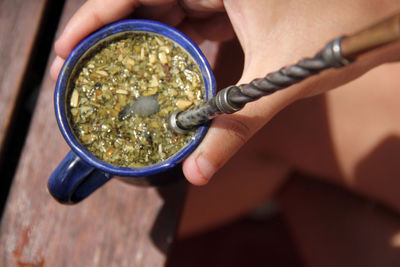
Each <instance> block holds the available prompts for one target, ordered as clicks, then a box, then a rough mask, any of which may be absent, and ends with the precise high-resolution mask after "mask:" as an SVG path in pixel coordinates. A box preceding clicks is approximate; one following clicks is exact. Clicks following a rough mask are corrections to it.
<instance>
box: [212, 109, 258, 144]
mask: <svg viewBox="0 0 400 267" xmlns="http://www.w3.org/2000/svg"><path fill="white" fill-rule="evenodd" d="M218 124H219V126H220V127H222V128H224V129H226V131H227V134H228V135H230V136H232V137H233V138H234V139H236V140H237V141H238V142H239V145H240V146H242V145H244V144H245V143H246V142H247V140H249V138H250V136H251V135H252V130H251V129H250V127H249V126H248V125H247V124H246V123H245V122H243V121H242V120H241V119H239V118H237V117H236V116H234V115H229V116H223V117H221V120H220V121H219V122H218ZM217 127H218V125H217Z"/></svg>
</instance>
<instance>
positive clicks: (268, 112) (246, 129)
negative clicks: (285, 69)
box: [182, 76, 293, 185]
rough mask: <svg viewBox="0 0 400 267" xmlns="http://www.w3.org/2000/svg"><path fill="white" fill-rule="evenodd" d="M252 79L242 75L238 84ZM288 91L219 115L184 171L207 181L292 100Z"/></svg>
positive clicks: (201, 181)
mask: <svg viewBox="0 0 400 267" xmlns="http://www.w3.org/2000/svg"><path fill="white" fill-rule="evenodd" d="M253 77H254V76H253ZM249 81H250V79H247V78H245V77H243V78H242V79H241V80H240V82H239V83H240V84H242V83H247V82H249ZM288 91H291V90H288ZM288 91H286V92H284V91H282V92H278V93H276V94H273V95H271V96H269V97H265V98H261V99H259V100H258V101H256V102H253V103H249V104H247V105H246V106H245V107H244V108H243V109H242V110H241V111H239V112H237V113H235V114H230V115H221V116H218V117H216V118H215V119H214V120H213V121H212V123H211V127H210V129H209V130H208V132H207V134H206V136H205V137H204V139H203V141H202V142H201V143H200V145H199V146H198V147H197V148H196V150H195V151H194V152H193V153H192V154H191V155H190V156H189V157H188V158H187V159H186V160H185V161H184V162H183V167H182V168H183V173H184V174H185V177H186V178H187V180H188V181H189V182H190V183H192V184H194V185H205V184H207V182H208V181H209V180H210V179H211V177H212V176H213V175H214V174H215V173H216V172H217V171H218V170H219V169H220V168H221V167H222V166H223V165H224V164H225V163H226V162H227V161H228V160H229V159H230V158H231V157H232V156H233V155H234V154H235V153H236V152H237V151H238V150H239V149H240V148H241V147H242V146H243V145H245V144H246V142H247V141H248V140H249V139H250V138H251V137H252V136H253V135H254V134H255V133H256V132H257V131H258V130H259V129H260V128H261V127H262V126H263V125H264V124H265V123H266V122H267V121H269V120H270V119H271V118H272V117H273V116H274V114H276V113H277V112H278V111H279V110H281V109H283V108H284V107H285V106H286V105H288V104H289V103H290V102H291V99H292V98H293V97H292V96H291V95H292V94H293V92H288Z"/></svg>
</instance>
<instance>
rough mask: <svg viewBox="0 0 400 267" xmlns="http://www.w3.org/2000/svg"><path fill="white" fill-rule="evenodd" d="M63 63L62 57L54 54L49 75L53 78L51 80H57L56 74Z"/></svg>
mask: <svg viewBox="0 0 400 267" xmlns="http://www.w3.org/2000/svg"><path fill="white" fill-rule="evenodd" d="M63 64H64V59H63V58H61V57H59V56H56V58H55V59H54V61H53V64H52V65H51V67H50V77H51V79H53V81H55V80H57V77H58V74H59V73H60V70H61V68H62V66H63Z"/></svg>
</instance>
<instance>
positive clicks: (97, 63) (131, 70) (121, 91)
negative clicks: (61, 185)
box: [67, 32, 205, 167]
mask: <svg viewBox="0 0 400 267" xmlns="http://www.w3.org/2000/svg"><path fill="white" fill-rule="evenodd" d="M68 88H69V91H68V92H69V98H68V103H67V106H68V116H69V122H70V125H71V128H72V129H73V131H74V134H75V136H76V137H77V138H78V139H79V141H80V143H81V144H82V145H83V146H84V147H85V148H86V149H87V150H88V151H89V152H91V153H92V154H93V155H94V156H96V157H97V158H99V159H100V160H102V161H104V162H107V163H110V164H112V165H115V166H121V167H142V166H148V165H152V164H155V163H158V162H161V161H164V160H166V159H167V158H169V157H171V156H172V155H174V154H175V153H177V152H178V151H179V150H180V149H182V148H183V147H184V146H185V145H186V144H187V143H188V142H189V141H190V140H191V138H192V137H193V135H194V131H193V132H189V133H188V134H177V133H174V132H173V131H171V130H170V129H169V126H168V117H169V116H170V114H171V113H172V112H173V111H175V110H185V109H187V108H189V107H191V106H194V105H199V104H200V103H202V102H203V100H204V98H205V96H204V94H205V93H204V91H205V88H204V82H203V79H202V75H201V73H200V70H199V68H198V66H197V65H196V63H195V62H194V60H193V59H192V58H191V57H190V56H189V55H188V54H187V53H186V52H185V51H184V50H183V48H181V47H180V46H179V45H178V44H176V43H175V42H173V41H171V40H170V39H167V38H165V37H163V36H161V35H158V34H153V33H145V32H131V33H124V34H123V35H120V36H118V37H114V38H113V39H111V40H108V41H106V42H104V43H102V44H100V45H99V46H97V47H96V48H95V49H94V50H92V51H90V52H89V53H88V54H87V55H85V56H84V57H83V59H82V60H81V61H80V63H79V64H78V66H77V69H76V70H75V71H74V74H73V76H72V79H71V80H70V81H69V85H68ZM144 96H152V98H153V99H155V100H156V101H158V104H159V109H158V110H157V112H156V113H155V114H152V115H148V116H143V115H137V114H132V113H128V114H124V115H123V116H121V111H123V110H124V108H125V107H127V105H132V104H134V103H135V101H137V99H138V98H139V97H144Z"/></svg>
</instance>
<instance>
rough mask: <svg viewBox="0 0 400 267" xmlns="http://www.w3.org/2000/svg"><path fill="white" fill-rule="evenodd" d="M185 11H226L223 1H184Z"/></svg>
mask: <svg viewBox="0 0 400 267" xmlns="http://www.w3.org/2000/svg"><path fill="white" fill-rule="evenodd" d="M182 3H183V5H184V6H185V9H189V10H193V11H218V10H220V11H222V10H224V2H223V1H222V0H201V1H198V0H183V1H182Z"/></svg>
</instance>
